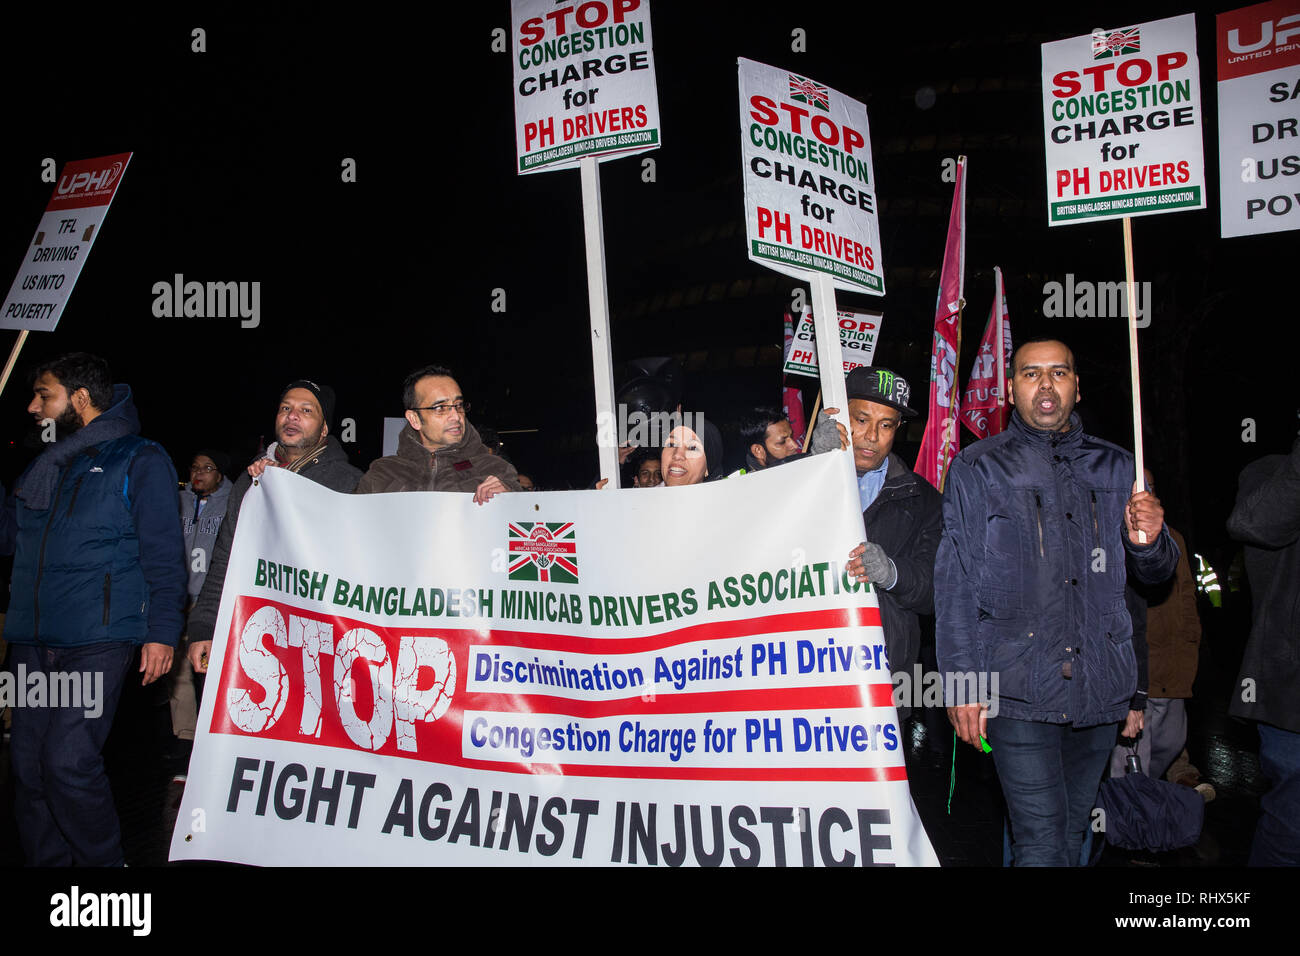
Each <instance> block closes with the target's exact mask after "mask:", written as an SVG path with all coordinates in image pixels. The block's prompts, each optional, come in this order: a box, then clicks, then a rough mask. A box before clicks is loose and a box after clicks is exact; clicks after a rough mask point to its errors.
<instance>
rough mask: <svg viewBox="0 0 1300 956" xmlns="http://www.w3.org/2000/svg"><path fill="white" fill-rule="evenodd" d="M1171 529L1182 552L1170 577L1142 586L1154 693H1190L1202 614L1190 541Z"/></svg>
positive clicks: (1164, 695)
mask: <svg viewBox="0 0 1300 956" xmlns="http://www.w3.org/2000/svg"><path fill="white" fill-rule="evenodd" d="M1169 533H1170V534H1172V535H1173V536H1174V543H1175V544H1177V545H1178V550H1179V551H1181V552H1182V553H1181V554H1180V555H1179V556H1178V569H1177V570H1176V571H1175V572H1174V576H1173V578H1172V579H1171V580H1169V581H1166V582H1165V583H1164V584H1157V585H1154V586H1152V587H1150V588H1146V587H1143V588H1140V590H1142V591H1143V593H1144V594H1145V595H1146V598H1147V643H1148V644H1149V645H1150V657H1151V681H1150V694H1151V696H1152V697H1191V696H1192V684H1193V683H1194V682H1195V680H1196V666H1197V663H1198V658H1199V654H1200V647H1201V616H1200V614H1199V613H1198V612H1197V610H1196V580H1195V579H1194V578H1193V577H1192V567H1191V564H1190V563H1189V562H1188V560H1187V543H1186V542H1185V541H1184V540H1183V536H1182V535H1180V534H1179V533H1178V532H1177V531H1175V530H1174V529H1173V528H1170V529H1169Z"/></svg>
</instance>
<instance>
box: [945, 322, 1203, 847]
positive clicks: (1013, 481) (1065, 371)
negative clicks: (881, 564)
mask: <svg viewBox="0 0 1300 956" xmlns="http://www.w3.org/2000/svg"><path fill="white" fill-rule="evenodd" d="M1078 398H1079V378H1078V375H1077V374H1076V372H1075V365H1074V355H1073V353H1072V352H1071V351H1070V349H1069V348H1068V347H1066V345H1065V344H1064V343H1063V342H1058V341H1056V340H1054V339H1038V340H1034V341H1030V342H1026V343H1024V344H1023V345H1021V346H1020V348H1019V349H1017V350H1016V354H1015V355H1014V356H1013V358H1012V380H1011V395H1010V399H1011V404H1012V405H1013V406H1014V408H1015V414H1014V415H1012V416H1011V421H1010V423H1009V424H1008V426H1007V430H1006V431H1004V432H1002V433H1001V434H999V435H995V436H993V437H992V438H986V439H984V440H983V441H980V442H976V443H975V444H974V445H972V446H970V447H969V448H965V449H963V450H962V452H961V454H959V455H958V456H957V458H956V459H954V461H953V463H952V468H951V470H950V471H949V473H948V478H947V484H946V486H945V488H944V494H943V537H942V539H941V540H940V542H939V552H938V556H937V558H936V560H935V569H934V583H935V617H936V643H937V650H938V657H939V670H940V671H941V672H942V673H943V676H944V692H945V696H946V697H947V698H948V699H947V700H946V701H945V702H946V703H947V704H948V718H949V720H950V721H951V722H952V724H953V727H954V728H955V730H956V733H957V735H958V736H959V737H961V739H962V740H964V741H966V742H967V743H968V744H971V745H973V746H975V747H981V746H982V743H983V741H984V739H985V738H987V742H988V743H989V744H990V745H991V746H992V753H993V760H994V763H995V764H996V766H997V771H998V778H999V780H1000V781H1001V784H1002V792H1003V795H1004V796H1005V797H1006V802H1007V815H1008V817H1009V818H1010V821H1011V838H1012V845H1013V851H1014V855H1015V860H1016V864H1017V865H1018V866H1073V865H1075V864H1076V863H1077V862H1078V860H1079V852H1080V849H1081V847H1082V845H1083V836H1084V831H1085V829H1086V827H1087V824H1088V814H1089V811H1090V810H1091V809H1092V806H1093V801H1094V800H1095V799H1096V796H1097V787H1098V785H1099V784H1100V783H1101V776H1102V771H1103V770H1104V768H1105V766H1106V761H1107V758H1108V756H1109V754H1110V750H1111V747H1112V745H1113V744H1114V743H1115V732H1116V730H1117V729H1118V727H1119V725H1120V722H1121V721H1125V719H1126V718H1127V726H1126V727H1125V736H1129V737H1132V736H1136V732H1137V731H1138V730H1139V729H1141V726H1142V723H1141V712H1140V711H1138V710H1133V709H1132V698H1133V695H1134V690H1135V689H1136V686H1137V661H1136V659H1135V656H1134V651H1133V640H1132V636H1133V624H1132V621H1131V620H1130V617H1129V612H1128V609H1127V607H1126V606H1125V603H1124V590H1125V583H1126V580H1127V575H1126V571H1125V565H1126V564H1127V565H1129V567H1130V568H1131V569H1132V572H1133V574H1134V576H1135V577H1136V578H1137V579H1138V580H1140V581H1142V582H1144V583H1147V584H1157V583H1159V582H1161V581H1163V580H1165V579H1166V578H1168V577H1169V576H1170V575H1171V574H1173V572H1174V567H1175V565H1176V564H1177V561H1178V547H1177V545H1175V544H1174V541H1173V539H1172V538H1171V537H1170V535H1169V531H1168V529H1166V528H1165V524H1164V509H1163V508H1161V506H1160V502H1159V501H1158V500H1157V499H1156V497H1155V495H1153V494H1151V492H1149V491H1146V490H1142V491H1136V492H1135V491H1133V487H1134V462H1133V456H1132V455H1130V454H1129V453H1128V452H1126V451H1124V450H1123V449H1122V448H1119V447H1118V446H1116V445H1112V444H1110V443H1109V442H1105V441H1102V440H1101V439H1098V438H1094V437H1092V436H1091V435H1085V434H1084V432H1083V427H1082V425H1081V424H1080V422H1079V416H1078V415H1076V414H1074V405H1075V402H1076V401H1077V400H1078ZM971 676H974V677H975V679H976V684H977V686H984V687H990V688H996V693H997V708H998V709H997V710H996V711H995V712H991V711H990V707H989V704H988V703H986V702H982V701H981V702H971V701H969V700H960V699H952V695H953V694H954V692H955V691H956V689H958V688H960V687H962V686H969V679H970V677H971ZM995 678H996V680H997V683H996V684H995V683H993V680H994V679H995ZM981 680H982V681H984V682H985V683H980V681H981Z"/></svg>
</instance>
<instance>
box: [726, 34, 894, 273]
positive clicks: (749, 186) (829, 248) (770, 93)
mask: <svg viewBox="0 0 1300 956" xmlns="http://www.w3.org/2000/svg"><path fill="white" fill-rule="evenodd" d="M739 68H740V142H741V156H742V159H743V161H744V166H745V168H744V172H743V176H742V178H743V180H744V183H745V238H746V245H747V246H748V251H749V258H751V259H753V260H754V261H755V262H757V263H759V264H760V265H763V266H766V267H767V268H769V269H773V270H775V271H777V272H780V273H782V274H783V275H788V276H794V277H795V278H796V279H811V278H812V277H813V276H815V275H817V274H824V275H827V276H830V277H831V279H832V281H833V284H834V286H835V288H837V289H848V290H851V291H855V292H869V293H872V294H873V295H884V294H885V278H884V266H883V264H882V260H881V255H880V223H879V221H878V219H877V216H876V177H875V172H874V170H873V168H872V165H871V130H870V128H869V127H868V124H867V108H866V106H865V105H864V104H862V103H860V102H858V101H857V100H854V99H850V98H849V97H847V96H845V95H844V94H843V93H840V92H838V91H836V90H833V89H831V88H830V87H827V86H823V85H821V84H820V83H817V82H816V81H814V80H811V79H809V78H808V77H806V76H803V75H801V74H798V73H792V72H790V71H788V70H782V69H778V68H777V67H773V66H766V65H764V64H762V63H756V62H754V61H753V60H746V59H744V58H741V59H740V60H739Z"/></svg>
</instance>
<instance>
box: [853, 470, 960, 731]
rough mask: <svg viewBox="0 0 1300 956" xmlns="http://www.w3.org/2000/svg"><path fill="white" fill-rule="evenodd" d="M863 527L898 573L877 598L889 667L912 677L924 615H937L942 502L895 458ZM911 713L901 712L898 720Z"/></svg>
mask: <svg viewBox="0 0 1300 956" xmlns="http://www.w3.org/2000/svg"><path fill="white" fill-rule="evenodd" d="M862 523H863V525H864V526H865V528H866V534H867V540H868V541H871V542H874V543H876V544H878V545H880V547H881V548H883V549H884V551H885V554H886V555H888V556H889V559H890V560H891V561H893V562H894V567H895V568H897V569H898V580H897V581H895V582H894V586H893V587H892V588H890V589H889V590H888V591H886V590H884V589H883V588H877V589H876V596H877V598H879V600H880V622H881V625H882V626H883V627H884V630H885V648H886V650H887V651H888V653H889V666H890V668H891V669H892V670H893V672H894V673H898V672H899V671H903V672H906V673H907V674H908V675H909V677H910V676H911V670H912V665H913V664H915V663H916V661H917V659H918V658H919V656H920V652H921V622H920V615H922V614H933V613H934V555H935V551H936V550H938V547H939V536H940V533H941V532H942V530H943V501H942V499H941V498H940V497H939V492H937V491H935V490H934V487H933V486H932V485H931V484H930V483H929V482H928V481H926V480H925V479H924V478H922V477H921V476H920V475H918V474H916V472H914V471H912V470H911V469H910V468H908V467H907V465H905V464H903V460H902V459H901V458H899V457H898V456H897V455H895V454H892V453H891V454H890V456H889V470H888V471H886V472H885V484H884V487H882V488H881V489H880V494H878V495H876V500H875V501H873V502H872V503H871V507H869V508H868V509H867V510H866V511H864V512H862ZM909 712H910V708H908V707H900V708H899V710H898V715H899V718H900V719H902V718H904V717H906V716H907V714H908V713H909Z"/></svg>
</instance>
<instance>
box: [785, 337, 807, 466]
mask: <svg viewBox="0 0 1300 956" xmlns="http://www.w3.org/2000/svg"><path fill="white" fill-rule="evenodd" d="M793 345H794V316H792V315H791V314H790V313H789V312H787V313H786V314H785V358H784V359H783V360H782V361H784V362H788V361H789V360H790V348H791V346H793ZM781 411H782V412H784V413H785V417H786V420H787V421H789V422H790V430H791V431H792V432H793V433H794V443H795V446H796V447H797V448H799V450H800V451H802V450H803V438H804V433H805V432H806V431H807V430H808V423H807V422H806V421H805V420H804V414H803V392H801V391H800V390H799V389H797V388H790V387H789V386H786V385H783V387H782V389H781Z"/></svg>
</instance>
